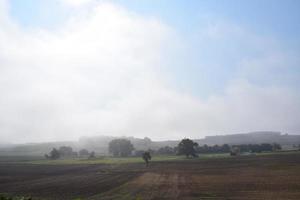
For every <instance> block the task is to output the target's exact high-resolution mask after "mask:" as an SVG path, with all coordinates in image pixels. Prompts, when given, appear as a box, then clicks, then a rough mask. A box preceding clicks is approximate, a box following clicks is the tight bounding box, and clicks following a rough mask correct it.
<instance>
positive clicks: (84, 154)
mask: <svg viewBox="0 0 300 200" xmlns="http://www.w3.org/2000/svg"><path fill="white" fill-rule="evenodd" d="M89 155H90V153H89V151H88V150H86V149H81V150H80V151H79V156H80V157H84V156H89Z"/></svg>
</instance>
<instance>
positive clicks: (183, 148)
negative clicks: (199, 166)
mask: <svg viewBox="0 0 300 200" xmlns="http://www.w3.org/2000/svg"><path fill="white" fill-rule="evenodd" d="M197 146H198V143H196V142H194V141H193V140H190V139H188V138H185V139H183V140H181V142H180V143H179V144H178V154H179V155H185V156H186V157H189V156H192V157H197V154H196V149H195V148H196V147H197Z"/></svg>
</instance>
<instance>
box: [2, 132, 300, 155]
mask: <svg viewBox="0 0 300 200" xmlns="http://www.w3.org/2000/svg"><path fill="white" fill-rule="evenodd" d="M116 138H120V137H112V136H94V137H81V138H80V139H79V140H78V141H65V142H49V143H32V144H22V145H9V146H5V147H4V146H2V147H0V156H4V155H5V156H14V155H16V156H17V155H18V156H19V155H30V156H41V155H44V154H45V153H48V152H49V151H50V150H51V149H52V148H58V147H60V146H71V147H72V148H73V149H74V150H75V151H79V150H80V149H82V148H85V149H88V150H89V151H95V152H96V153H97V154H103V155H106V154H108V144H109V142H110V141H111V140H113V139H116ZM122 138H126V139H128V140H130V141H131V142H132V144H133V145H134V147H135V149H137V150H147V149H154V150H157V149H159V148H160V147H164V146H170V147H174V146H176V145H177V144H178V143H179V140H168V141H152V140H151V139H150V138H148V137H145V138H135V137H122ZM194 141H195V142H197V143H198V144H199V145H204V144H207V145H216V144H217V145H222V144H229V145H233V144H260V143H278V144H281V145H294V144H295V145H299V144H300V135H288V134H281V133H280V132H271V131H261V132H250V133H241V134H231V135H216V136H206V137H205V138H203V139H194Z"/></svg>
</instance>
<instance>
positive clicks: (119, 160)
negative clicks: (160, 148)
mask: <svg viewBox="0 0 300 200" xmlns="http://www.w3.org/2000/svg"><path fill="white" fill-rule="evenodd" d="M298 153H299V152H297V151H291V152H284V151H281V152H267V153H259V154H247V155H240V156H266V155H272V154H298ZM230 157H231V156H230V155H229V154H228V153H218V154H200V155H199V157H198V158H193V159H194V160H195V159H213V158H230ZM180 160H191V158H186V157H185V156H176V155H154V156H153V157H152V160H151V162H161V161H180ZM0 162H10V163H15V162H17V163H27V164H40V165H60V164H61V165H65V164H126V163H144V161H143V159H142V158H141V157H111V156H98V157H96V158H94V159H88V158H69V159H58V160H47V159H45V158H44V157H38V156H35V157H34V156H15V157H3V156H2V157H0Z"/></svg>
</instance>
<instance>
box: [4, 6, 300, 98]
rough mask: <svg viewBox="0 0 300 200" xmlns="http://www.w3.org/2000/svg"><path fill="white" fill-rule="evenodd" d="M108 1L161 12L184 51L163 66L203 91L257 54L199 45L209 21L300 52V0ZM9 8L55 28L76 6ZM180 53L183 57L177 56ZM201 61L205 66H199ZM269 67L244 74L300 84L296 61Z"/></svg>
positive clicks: (180, 82)
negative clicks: (268, 72) (266, 73)
mask: <svg viewBox="0 0 300 200" xmlns="http://www.w3.org/2000/svg"><path fill="white" fill-rule="evenodd" d="M111 2H115V3H117V4H120V5H121V6H124V7H126V8H127V9H128V10H129V11H132V12H135V13H138V14H140V15H145V16H151V17H156V18H159V19H160V20H161V21H163V22H164V23H166V24H167V25H169V26H171V27H172V28H173V29H175V30H176V31H177V32H178V33H179V34H180V35H181V36H182V37H184V40H185V41H184V42H185V43H186V44H187V51H188V53H186V52H182V53H181V54H180V55H178V54H177V55H169V57H170V59H171V60H172V59H173V58H172V56H174V57H176V59H177V61H176V62H175V63H172V64H171V65H172V68H171V69H167V71H168V73H169V74H170V76H171V77H172V78H173V79H174V84H177V87H178V88H182V89H183V90H188V91H192V92H193V93H195V94H196V95H200V96H202V97H206V96H207V95H209V94H212V93H219V92H222V90H224V86H225V85H227V84H228V82H229V81H230V80H231V79H234V78H236V76H237V75H236V73H237V71H238V66H236V65H237V62H239V61H240V60H241V59H243V57H245V56H246V57H247V56H248V57H249V56H257V55H253V54H255V53H256V54H260V52H255V51H257V49H251V48H249V45H248V44H244V45H243V44H241V42H240V43H239V42H235V41H230V40H229V41H228V42H227V41H221V42H220V43H216V41H211V42H206V43H205V47H204V48H203V46H201V44H202V43H199V41H198V38H197V34H198V32H199V30H200V28H201V27H203V26H207V24H209V23H216V22H217V23H218V22H222V23H223V22H224V23H230V24H231V25H234V26H239V27H241V28H242V29H244V30H245V31H248V32H251V34H253V35H258V36H259V37H264V38H272V39H273V40H276V42H277V43H278V45H279V47H278V48H280V49H284V51H291V52H293V53H294V54H299V52H300V50H299V46H300V37H299V35H300V23H299V20H300V12H299V10H300V2H299V1H297V0H287V1H280V0H265V1H260V0H251V1H236V0H226V1H225V0H211V1H208V0H203V1H196V0H188V1H179V0H177V1H176V0H175V1H174V0H163V1H161V0H155V1H152V0H143V1H140V0H129V1H126V0H112V1H111ZM10 12H11V15H12V16H13V18H14V19H15V20H16V21H17V22H18V23H20V24H21V25H22V26H23V27H25V28H34V27H42V28H47V29H55V28H57V27H59V26H61V25H62V24H63V22H64V20H66V19H68V17H69V16H71V15H72V12H74V10H73V9H71V8H66V7H64V6H62V5H61V4H60V3H59V2H57V1H41V0H26V1H23V0H11V11H10ZM75 12H76V11H75ZM230 46H231V47H230ZM228 50H229V51H228ZM185 54H187V55H185ZM178 56H180V57H181V59H178ZM199 63H203V64H204V65H206V66H208V67H205V68H203V67H199ZM183 65H185V66H183ZM186 65H188V66H186ZM200 72H201V73H200ZM272 73H275V75H274V77H273V78H270V79H269V80H267V79H266V80H259V78H258V79H257V80H255V78H254V77H248V79H249V81H252V82H254V83H255V84H269V85H270V84H271V85H272V84H283V85H286V84H288V85H290V86H292V87H294V85H295V84H300V81H299V77H295V74H297V76H298V75H299V74H300V72H299V67H298V66H296V67H286V70H285V72H284V75H285V76H291V77H282V78H281V77H280V76H279V75H276V73H280V74H281V73H282V72H281V71H280V72H276V71H275V72H272ZM199 74H201V75H199ZM289 74H290V75H289ZM278 76H279V77H278ZM299 76H300V75H299ZM278 79H282V81H278Z"/></svg>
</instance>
